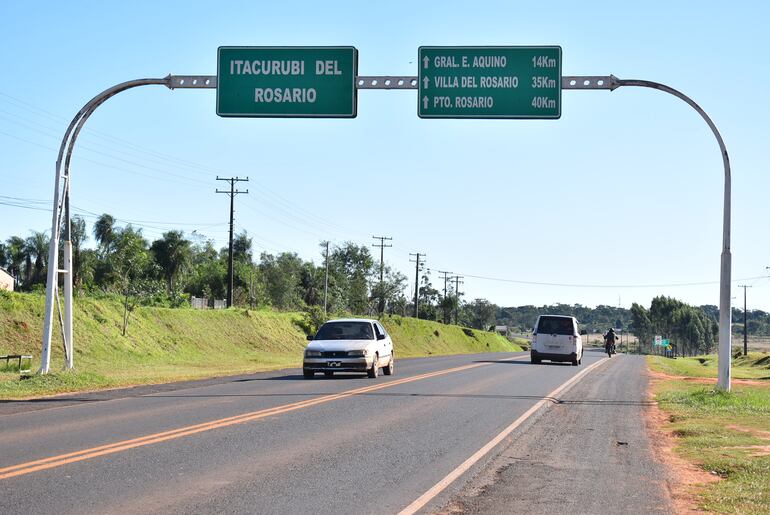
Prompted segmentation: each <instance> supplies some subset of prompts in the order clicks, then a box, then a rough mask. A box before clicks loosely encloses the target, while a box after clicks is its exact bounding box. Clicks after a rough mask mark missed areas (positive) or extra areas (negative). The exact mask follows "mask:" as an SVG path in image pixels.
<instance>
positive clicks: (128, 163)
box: [0, 0, 770, 311]
mask: <svg viewBox="0 0 770 515" xmlns="http://www.w3.org/2000/svg"><path fill="white" fill-rule="evenodd" d="M768 5H769V4H767V3H766V2H731V3H730V4H726V3H724V2H677V3H672V2H655V1H650V2H634V3H629V2H581V3H576V2H548V3H542V2H435V3H429V2H426V3H421V4H419V5H415V4H414V3H409V2H396V1H391V2H382V3H367V2H323V3H319V2H284V3H280V4H279V3H276V2H270V3H266V2H265V3H262V2H228V3H227V4H226V6H221V5H213V4H212V3H211V2H206V3H203V2H194V1H189V0H188V1H185V2H130V3H129V2H36V3H30V2H3V4H2V6H1V7H0V48H2V50H1V51H0V64H1V65H2V68H1V69H2V77H3V80H2V82H0V195H2V196H5V197H17V198H22V199H34V200H40V201H45V200H50V199H51V198H52V192H53V171H54V162H55V160H56V150H57V149H58V145H59V142H60V139H61V136H62V135H63V133H64V129H65V128H66V125H67V123H68V122H69V120H70V119H71V117H72V116H74V114H75V113H76V112H77V111H78V109H80V107H81V106H82V105H83V104H84V103H85V102H87V101H88V100H89V99H90V98H91V97H92V96H94V95H95V94H97V93H98V92H100V91H101V90H103V89H105V88H107V87H110V86H112V85H114V84H116V83H119V82H122V81H125V80H129V79H134V78H140V77H162V76H165V75H167V74H168V73H176V74H212V75H213V74H215V73H216V70H215V68H216V51H217V47H218V46H220V45H244V46H249V45H254V46H258V45H352V46H355V47H356V48H358V50H359V73H360V74H362V75H416V74H417V65H416V62H417V59H416V58H417V49H418V47H419V46H420V45H561V46H562V48H563V72H564V74H565V75H594V74H595V75H606V74H610V73H612V74H615V75H616V76H618V77H621V78H641V79H649V80H655V81H660V82H663V83H666V84H668V85H670V86H672V87H675V88H677V89H680V90H681V91H683V92H685V93H687V94H688V95H690V96H691V97H692V98H693V99H695V101H697V102H698V103H699V104H700V105H701V106H703V107H704V109H706V111H707V112H708V113H709V114H710V115H711V117H712V118H713V119H714V121H715V123H716V124H717V126H718V127H719V129H720V131H721V132H722V135H723V137H724V139H725V142H726V144H727V147H728V150H729V152H730V156H731V163H732V167H733V232H732V250H733V277H734V278H735V279H739V280H740V279H744V278H755V277H759V276H763V275H766V274H767V270H766V268H765V267H768V266H770V238H768V236H767V235H768V222H769V221H770V202H768V193H770V175H769V174H768V173H767V164H766V163H767V154H766V150H767V145H768V142H770V129H768V125H767V120H768V119H770V103H768V102H767V100H766V95H765V93H764V92H765V90H766V88H767V84H768V83H769V82H770V60H768V59H767V55H768V53H769V52H768V51H769V50H770V36H769V35H768V32H767V27H768V26H769V24H770V7H768ZM416 100H417V99H416V92H415V91H361V92H359V98H358V102H359V106H358V117H357V118H355V119H350V120H332V119H323V120H291V119H289V120H281V119H225V118H219V117H217V116H216V114H215V92H214V91H213V90H177V91H169V90H167V89H165V88H162V87H145V88H140V89H137V90H133V91H130V92H126V93H122V94H120V95H118V96H117V97H115V98H113V99H111V100H109V101H108V102H107V103H105V104H104V105H103V106H102V107H100V108H99V110H98V111H97V112H96V114H94V116H93V117H92V118H91V120H89V122H88V125H87V130H86V131H84V133H83V136H82V138H81V140H80V141H79V143H78V147H77V148H76V150H75V154H74V157H73V165H72V171H73V185H72V203H73V205H74V206H76V207H77V208H79V209H81V210H84V211H85V212H90V213H102V212H109V213H111V214H113V215H114V216H116V217H117V218H119V219H121V220H126V221H127V220H133V221H139V223H137V225H140V226H141V227H142V228H143V230H144V234H145V235H146V236H147V237H148V238H149V239H153V238H156V237H158V236H159V235H160V234H161V233H162V232H163V231H164V230H167V229H170V228H181V229H184V230H185V231H186V233H191V232H192V231H193V230H196V231H197V232H198V233H200V234H204V235H206V236H207V237H210V238H213V239H214V240H215V241H216V243H217V245H220V246H223V245H225V244H226V238H227V225H226V222H227V216H228V213H227V210H228V199H227V197H226V196H225V195H216V194H215V193H214V190H215V188H217V187H220V188H221V187H222V186H223V184H222V183H217V182H216V181H215V176H216V175H217V174H219V175H220V176H222V175H224V176H230V175H239V176H249V177H250V179H251V180H250V182H249V184H248V185H244V187H248V188H249V190H250V194H249V195H242V196H239V197H238V198H237V200H236V219H237V220H236V223H237V226H238V228H239V229H246V230H247V231H248V232H249V234H250V235H251V236H253V238H254V243H255V250H256V251H257V252H260V251H262V250H266V251H268V252H279V251H284V250H288V251H295V252H297V253H299V254H300V255H301V256H302V257H304V258H306V259H311V258H312V259H315V260H318V259H319V251H318V242H319V241H321V240H324V239H330V240H332V241H334V242H341V241H346V240H350V241H356V242H359V243H362V244H369V243H373V240H372V239H371V236H372V235H388V236H392V237H393V238H394V241H393V243H394V247H393V248H392V249H387V252H386V261H388V262H389V263H390V264H391V265H393V266H394V267H395V268H397V269H400V270H402V271H403V272H404V273H406V274H407V276H408V277H410V278H411V277H412V276H413V274H412V268H411V265H410V263H409V262H408V259H409V256H408V253H409V252H418V251H419V252H423V253H427V256H428V266H429V267H430V268H432V269H440V270H449V271H452V272H454V273H460V274H464V275H466V279H465V284H464V288H465V289H464V291H465V292H466V297H467V298H469V299H470V298H475V297H485V298H488V299H490V300H492V301H494V302H496V303H498V304H502V305H521V304H536V305H542V304H545V303H552V302H567V303H581V304H586V305H597V304H611V305H617V304H618V303H619V302H620V304H621V305H623V306H626V307H628V306H630V304H631V303H632V302H640V303H643V304H645V305H647V304H648V303H649V301H650V299H651V298H652V297H653V296H655V295H658V294H666V295H671V296H675V297H677V298H680V299H682V300H684V301H687V302H690V303H694V304H706V303H708V304H718V280H719V254H720V251H721V220H722V187H723V172H722V164H721V160H720V155H719V151H718V147H717V144H716V141H715V140H714V138H713V136H712V134H711V133H710V131H709V129H708V127H707V126H706V124H705V123H703V121H702V120H701V119H700V118H699V117H698V115H697V114H696V113H695V112H694V111H693V110H692V109H691V108H690V107H688V106H687V105H685V104H684V103H683V102H681V101H679V100H677V99H675V98H673V97H670V96H667V95H665V94H662V93H659V92H655V91H651V90H642V89H638V88H621V89H619V90H617V91H614V92H612V93H610V92H607V91H564V93H563V104H562V117H561V119H560V120H543V121H534V120H532V121H528V120H521V121H518V120H517V121H502V120H422V119H419V118H418V117H417V113H416V108H417V102H416ZM6 200H7V199H6ZM0 201H4V199H3V198H0ZM27 205H28V206H38V207H39V206H43V207H44V208H47V209H50V207H49V204H48V203H42V204H37V203H27ZM86 214H87V213H86ZM87 219H88V220H89V221H90V220H91V218H87ZM46 229H50V212H45V211H38V210H31V209H22V208H19V207H12V206H7V205H0V239H2V240H5V239H6V238H7V237H9V236H11V235H16V234H20V235H27V234H28V233H29V231H30V230H46ZM471 276H477V277H471ZM481 276H483V277H490V278H498V279H507V280H512V281H530V282H540V283H559V284H565V285H582V286H547V285H529V284H521V283H518V282H509V281H500V280H489V279H482V278H480V277H481ZM433 277H434V279H433V281H434V284H436V285H437V284H438V278H437V276H436V275H434V276H433ZM738 282H740V283H741V284H743V282H748V284H752V285H753V286H754V287H753V288H752V289H751V290H749V306H750V307H756V308H760V309H764V310H768V311H770V280H767V279H751V280H747V281H738ZM679 283H709V284H704V285H699V286H687V287H684V286H659V287H645V285H671V284H679ZM632 286H633V287H632ZM733 295H734V296H736V297H738V298H737V299H736V301H735V302H739V303H740V304H741V305H742V300H743V299H742V290H738V289H737V288H734V291H733Z"/></svg>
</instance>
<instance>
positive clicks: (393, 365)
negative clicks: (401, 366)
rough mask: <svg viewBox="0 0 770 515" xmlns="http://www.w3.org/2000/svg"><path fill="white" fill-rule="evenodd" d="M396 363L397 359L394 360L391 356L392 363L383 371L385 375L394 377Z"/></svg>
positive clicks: (389, 362)
mask: <svg viewBox="0 0 770 515" xmlns="http://www.w3.org/2000/svg"><path fill="white" fill-rule="evenodd" d="M395 361H396V358H394V357H393V356H392V355H391V356H390V361H388V366H387V367H385V368H383V369H382V371H383V372H384V373H385V375H386V376H392V375H393V369H394V367H395Z"/></svg>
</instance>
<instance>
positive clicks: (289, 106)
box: [217, 47, 358, 118]
mask: <svg viewBox="0 0 770 515" xmlns="http://www.w3.org/2000/svg"><path fill="white" fill-rule="evenodd" d="M357 73H358V50H356V49H355V48H354V47H219V51H218V52H217V114H218V115H219V116H245V117H271V118H282V117H297V118H303V117H308V118H355V116H356V112H357V101H356V100H357V96H356V74H357Z"/></svg>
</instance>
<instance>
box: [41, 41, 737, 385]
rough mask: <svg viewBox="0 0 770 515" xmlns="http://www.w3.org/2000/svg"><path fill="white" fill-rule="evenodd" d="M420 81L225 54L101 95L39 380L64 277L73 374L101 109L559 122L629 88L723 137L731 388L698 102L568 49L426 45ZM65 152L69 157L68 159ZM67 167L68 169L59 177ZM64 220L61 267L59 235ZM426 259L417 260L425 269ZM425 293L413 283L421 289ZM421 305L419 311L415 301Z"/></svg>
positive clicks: (76, 127)
mask: <svg viewBox="0 0 770 515" xmlns="http://www.w3.org/2000/svg"><path fill="white" fill-rule="evenodd" d="M418 54H419V59H420V60H419V65H418V66H419V75H418V76H366V77H359V76H357V75H356V74H357V71H358V51H357V50H356V49H355V48H354V47H220V48H219V52H218V64H217V74H218V75H217V76H210V75H197V76H193V75H185V76H180V75H177V76H172V75H169V76H167V77H165V78H163V79H139V80H134V81H129V82H124V83H122V84H118V85H117V86H114V87H112V88H110V89H107V90H105V91H104V92H102V93H100V94H99V95H97V96H95V97H94V98H93V99H92V100H91V101H90V102H88V103H87V104H86V105H85V106H84V107H83V108H82V109H81V110H80V111H79V112H78V113H77V115H75V117H74V118H73V120H72V122H71V123H70V125H69V127H68V128H67V131H66V132H65V134H64V138H63V140H62V143H61V147H60V148H59V156H58V159H57V161H56V174H55V176H54V184H55V186H54V200H53V219H52V223H51V244H50V248H49V256H48V277H47V284H46V302H45V318H44V326H43V327H44V328H43V348H42V359H41V361H42V362H41V367H40V373H47V372H48V371H49V368H50V360H51V332H52V328H53V309H54V301H55V299H56V298H57V295H58V282H59V281H58V279H59V275H63V276H64V316H63V318H62V325H63V327H62V333H63V335H64V340H65V353H66V366H67V368H68V369H71V368H72V367H73V338H74V335H73V331H72V244H71V241H70V234H69V232H70V231H69V227H70V213H69V199H70V171H69V165H70V160H71V157H72V151H73V149H74V146H75V141H76V140H77V137H78V134H79V133H80V131H81V130H82V128H83V125H84V124H85V122H86V121H87V120H88V118H89V117H90V116H91V114H93V112H94V110H95V109H96V108H97V107H99V106H100V105H101V104H102V103H104V102H105V101H106V100H107V99H109V98H111V97H112V96H114V95H116V94H118V93H120V92H121V91H125V90H128V89H131V88H135V87H138V86H146V85H161V86H166V87H168V88H169V89H178V88H190V89H214V88H216V89H217V114H218V115H220V116H250V117H252V116H253V117H273V118H281V117H329V118H340V117H347V118H353V117H355V116H356V114H357V91H358V90H359V89H410V90H419V95H418V115H419V116H420V117H422V118H559V117H560V116H561V90H562V89H582V90H610V91H614V90H615V89H617V88H619V87H623V86H636V87H644V88H652V89H657V90H659V91H663V92H664V93H669V94H671V95H674V96H675V97H677V98H679V99H681V100H684V101H685V102H686V103H687V104H688V105H690V107H692V108H693V109H695V110H696V111H697V112H698V114H699V115H700V116H701V117H702V118H703V119H704V120H705V122H706V124H708V126H709V128H710V129H711V131H712V133H713V134H714V136H715V137H716V139H717V143H718V144H719V149H720V152H721V155H722V162H723V166H724V176H725V177H724V199H723V219H722V255H721V263H720V292H719V360H718V363H719V375H718V380H717V385H718V387H719V388H721V389H723V390H729V389H730V374H731V362H730V359H731V338H732V335H731V331H730V325H731V314H730V286H731V273H732V257H731V253H730V210H731V207H730V200H731V177H730V160H729V157H728V155H727V148H726V147H725V144H724V141H723V140H722V136H721V135H720V134H719V131H718V130H717V128H716V125H714V122H713V121H712V120H711V118H709V116H708V115H707V114H706V113H705V111H703V109H701V108H700V106H699V105H698V104H696V103H695V102H694V101H693V100H692V99H690V98H689V97H687V96H686V95H684V94H683V93H681V92H679V91H677V90H675V89H673V88H670V87H668V86H666V85H664V84H660V83H657V82H652V81H645V80H635V79H634V80H624V79H618V78H617V77H615V76H613V75H603V76H562V75H561V47H559V46H544V47H421V48H420V49H419V52H418ZM65 150H66V157H65ZM62 160H64V169H63V170H62ZM62 220H63V221H64V227H65V231H64V241H63V243H64V249H65V252H64V259H63V265H64V268H63V269H61V270H60V269H59V268H58V266H59V262H58V257H59V248H58V245H59V237H60V229H61V227H62ZM419 257H420V255H419V254H418V261H419ZM418 287H419V285H418V284H417V283H416V287H415V289H416V290H417V289H419V288H418ZM415 307H416V303H415Z"/></svg>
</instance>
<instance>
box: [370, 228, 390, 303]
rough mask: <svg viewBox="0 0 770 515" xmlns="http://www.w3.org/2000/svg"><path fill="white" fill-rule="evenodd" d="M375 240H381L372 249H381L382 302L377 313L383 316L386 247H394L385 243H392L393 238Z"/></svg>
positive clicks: (379, 237)
mask: <svg viewBox="0 0 770 515" xmlns="http://www.w3.org/2000/svg"><path fill="white" fill-rule="evenodd" d="M372 238H374V239H375V240H380V242H379V243H372V247H379V249H380V302H379V306H378V308H377V312H378V313H379V314H380V316H382V313H383V312H384V311H385V289H384V288H383V285H382V283H383V273H384V271H385V247H392V246H393V245H388V244H386V243H385V241H386V240H387V241H392V240H393V238H389V237H387V236H372Z"/></svg>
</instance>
